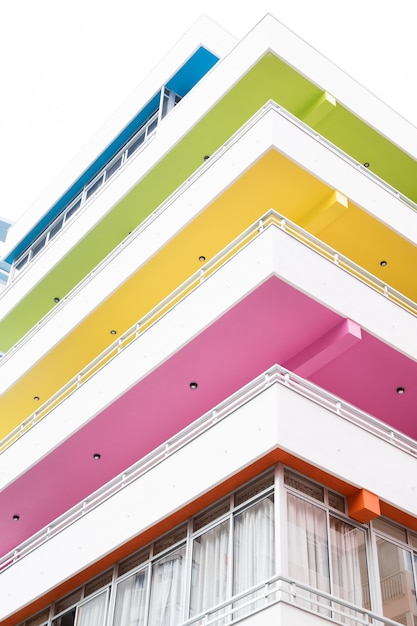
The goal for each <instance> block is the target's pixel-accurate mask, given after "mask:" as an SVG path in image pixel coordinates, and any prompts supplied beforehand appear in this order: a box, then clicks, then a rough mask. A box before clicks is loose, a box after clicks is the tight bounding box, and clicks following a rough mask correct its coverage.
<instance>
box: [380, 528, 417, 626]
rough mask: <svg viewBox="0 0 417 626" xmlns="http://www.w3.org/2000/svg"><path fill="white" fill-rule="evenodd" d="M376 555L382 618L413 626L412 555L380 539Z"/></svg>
mask: <svg viewBox="0 0 417 626" xmlns="http://www.w3.org/2000/svg"><path fill="white" fill-rule="evenodd" d="M377 552H378V566H379V582H380V587H381V597H382V609H383V614H384V615H385V617H389V618H390V619H393V620H395V621H399V622H400V623H402V624H405V623H407V624H413V620H414V618H415V617H417V603H416V596H415V584H414V576H413V567H412V559H411V553H410V552H409V551H408V550H405V549H404V548H401V547H400V546H396V545H395V544H393V543H391V542H390V541H386V540H385V539H382V538H380V537H378V538H377ZM404 619H405V620H406V621H404Z"/></svg>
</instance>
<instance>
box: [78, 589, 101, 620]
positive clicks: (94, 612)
mask: <svg viewBox="0 0 417 626" xmlns="http://www.w3.org/2000/svg"><path fill="white" fill-rule="evenodd" d="M106 601H107V593H102V594H101V595H99V596H96V597H95V598H91V600H89V601H88V602H84V604H82V605H81V606H79V607H78V612H77V622H76V626H95V625H96V624H104V617H105V614H106Z"/></svg>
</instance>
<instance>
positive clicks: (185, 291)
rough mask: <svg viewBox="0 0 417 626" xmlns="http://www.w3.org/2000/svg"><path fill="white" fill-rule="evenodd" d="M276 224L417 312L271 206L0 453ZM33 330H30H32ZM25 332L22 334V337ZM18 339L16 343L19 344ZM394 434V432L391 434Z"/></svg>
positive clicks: (7, 439)
mask: <svg viewBox="0 0 417 626" xmlns="http://www.w3.org/2000/svg"><path fill="white" fill-rule="evenodd" d="M271 226H275V227H278V228H280V230H282V231H283V232H285V233H286V234H287V235H289V236H291V237H292V238H294V239H297V240H298V241H300V242H301V243H303V244H304V245H306V246H307V247H309V248H310V249H312V250H314V251H315V252H317V253H318V254H320V255H321V256H322V257H324V258H326V259H327V260H328V261H330V262H331V263H333V264H335V265H337V266H338V267H339V268H340V269H342V270H344V271H346V272H348V273H349V274H351V275H352V276H354V277H355V278H357V279H359V280H360V281H361V282H363V283H365V284H367V285H368V286H369V287H371V288H372V289H373V290H375V291H377V292H378V293H380V294H382V295H383V296H384V297H386V298H388V299H389V300H391V301H392V302H393V303H395V304H396V305H398V306H400V307H402V308H403V309H405V310H406V311H408V312H409V313H411V314H413V315H417V304H416V303H414V302H413V301H412V300H410V299H409V298H406V297H405V296H403V295H402V294H401V293H400V292H398V291H396V290H395V289H393V288H392V287H389V286H388V285H387V284H386V283H384V282H383V281H381V280H380V279H378V278H376V277H375V276H373V275H372V274H370V273H369V272H367V271H366V270H364V269H363V268H361V267H360V266H359V265H356V263H353V262H352V261H350V260H349V259H348V258H347V257H344V256H343V255H341V254H339V253H338V252H336V251H335V250H334V249H333V248H330V246H327V245H326V244H324V243H323V242H321V241H320V240H319V239H317V238H316V237H314V236H313V235H311V234H310V233H308V232H307V231H305V230H303V229H302V228H300V227H299V226H297V225H296V224H295V223H293V222H291V221H289V220H287V219H285V218H284V217H283V216H282V215H280V214H279V213H277V211H275V210H273V209H271V210H270V211H268V212H267V213H266V214H265V215H264V216H263V217H262V218H261V219H260V220H257V221H256V222H254V223H253V224H252V225H251V226H250V227H249V228H247V229H246V230H245V231H244V232H243V233H242V234H241V235H239V237H237V238H236V239H235V240H234V241H232V242H231V243H230V244H229V245H228V246H226V247H225V248H224V249H223V250H222V251H221V252H220V253H219V254H217V255H216V256H215V257H213V259H211V260H210V261H209V262H207V263H206V264H205V265H204V266H203V268H202V269H201V270H199V271H197V272H195V273H194V274H193V275H192V276H190V278H189V279H187V280H186V281H185V282H184V283H183V284H182V285H180V286H179V287H178V288H177V289H176V290H175V291H173V292H172V293H171V294H169V296H167V297H166V298H165V299H164V300H162V301H161V302H160V303H159V304H158V305H157V306H156V307H154V308H153V309H152V310H151V311H149V313H147V314H146V315H145V316H144V317H143V318H141V319H140V320H139V321H138V322H137V323H136V324H134V325H133V326H132V327H131V328H129V329H128V330H127V331H126V332H125V333H123V335H121V336H120V337H119V338H118V339H117V340H116V341H115V342H113V343H112V344H111V345H110V346H108V347H107V348H106V349H105V350H104V351H103V352H101V354H99V355H98V356H97V357H96V358H95V359H93V360H92V361H91V362H90V363H89V364H88V365H86V367H85V368H83V369H82V370H81V371H80V372H78V373H77V374H76V375H75V376H74V377H73V378H72V379H71V380H69V381H68V382H67V383H66V384H65V385H64V386H63V387H61V388H60V389H59V390H58V391H57V392H56V393H55V394H54V395H53V396H51V397H50V398H49V399H48V400H47V401H46V402H45V403H44V404H43V405H41V406H40V407H39V408H38V409H37V410H36V411H34V412H33V413H32V414H31V415H29V417H27V418H26V419H25V420H24V421H23V422H22V423H21V424H19V426H17V427H16V428H14V429H13V430H12V431H11V432H10V433H9V434H8V435H7V436H6V437H5V438H4V439H3V440H2V441H0V454H1V453H2V452H4V451H5V450H6V449H7V448H8V447H9V446H10V445H11V444H13V443H14V442H15V441H17V440H18V439H20V437H22V436H23V435H24V434H25V433H26V432H28V430H30V429H31V428H32V427H33V426H35V425H36V424H37V423H38V422H39V421H40V420H41V419H43V418H44V417H45V416H46V415H48V414H49V413H50V412H51V411H52V410H53V409H54V408H55V407H56V406H57V405H58V404H60V403H61V402H62V401H63V400H65V398H67V397H68V396H69V395H70V394H72V393H73V392H75V391H76V390H77V389H78V388H79V387H80V386H81V385H83V384H84V383H85V382H87V381H88V380H89V379H90V378H91V377H92V376H93V375H94V374H96V372H97V371H98V370H99V369H101V368H102V367H104V366H105V365H106V364H107V363H108V362H109V361H110V360H111V359H113V358H114V357H116V356H117V355H118V354H119V353H120V352H122V351H123V350H124V349H125V348H126V347H128V346H129V345H130V344H131V343H132V342H133V341H136V340H137V339H139V337H140V336H141V335H143V333H144V332H146V331H147V330H149V328H151V327H152V326H153V325H154V324H155V323H156V322H157V321H158V320H159V319H161V318H162V317H163V316H164V315H165V314H166V313H167V312H168V311H169V310H170V309H172V308H173V307H174V306H175V305H177V304H178V302H180V301H181V300H182V299H184V298H185V297H186V296H187V295H189V294H190V293H191V292H192V291H194V290H195V289H197V288H198V287H199V285H200V284H201V283H202V282H204V281H205V280H206V279H207V278H208V277H209V276H211V275H212V274H213V273H214V272H216V271H217V270H218V269H219V268H221V267H222V266H223V265H224V264H225V263H226V262H227V261H229V260H230V259H231V258H232V257H233V256H234V255H236V254H237V253H238V252H239V251H240V250H242V249H243V248H244V247H245V246H246V245H248V243H250V242H251V241H252V240H253V239H255V238H256V237H258V236H259V234H260V233H262V232H263V231H264V230H265V229H266V228H268V227H271ZM34 332H35V330H32V333H31V336H32V334H33V333H34ZM27 340H28V336H25V341H27ZM22 342H23V340H22ZM22 342H20V343H19V346H20V345H22ZM17 348H18V345H16V346H15V349H14V350H13V349H12V350H11V351H9V352H8V353H6V354H5V355H4V356H3V358H2V359H1V361H0V364H1V365H3V364H4V363H5V362H6V361H7V358H8V357H10V356H11V355H12V354H14V352H15V350H16V349H17ZM393 436H394V435H393Z"/></svg>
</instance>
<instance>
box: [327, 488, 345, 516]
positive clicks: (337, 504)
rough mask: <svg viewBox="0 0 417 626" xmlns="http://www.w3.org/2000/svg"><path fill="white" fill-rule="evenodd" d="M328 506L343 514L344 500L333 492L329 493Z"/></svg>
mask: <svg viewBox="0 0 417 626" xmlns="http://www.w3.org/2000/svg"><path fill="white" fill-rule="evenodd" d="M329 506H331V507H332V508H333V509H336V510H337V511H341V512H342V513H344V512H345V499H344V497H343V496H340V495H339V494H338V493H334V491H329Z"/></svg>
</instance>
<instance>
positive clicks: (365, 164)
mask: <svg viewBox="0 0 417 626" xmlns="http://www.w3.org/2000/svg"><path fill="white" fill-rule="evenodd" d="M370 165H371V164H370V163H368V161H365V163H364V164H363V166H364V167H369V166H370Z"/></svg>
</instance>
